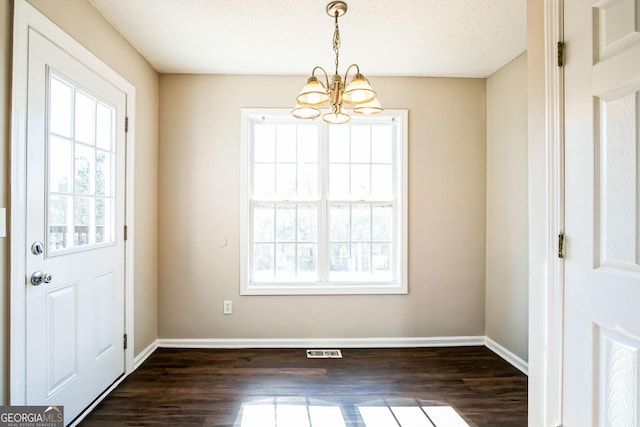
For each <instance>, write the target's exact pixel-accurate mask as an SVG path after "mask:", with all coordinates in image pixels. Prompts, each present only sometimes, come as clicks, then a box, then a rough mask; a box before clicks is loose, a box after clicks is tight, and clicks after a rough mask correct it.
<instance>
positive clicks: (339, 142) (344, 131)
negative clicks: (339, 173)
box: [329, 126, 350, 163]
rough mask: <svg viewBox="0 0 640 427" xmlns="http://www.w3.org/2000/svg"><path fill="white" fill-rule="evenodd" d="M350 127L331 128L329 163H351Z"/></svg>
mask: <svg viewBox="0 0 640 427" xmlns="http://www.w3.org/2000/svg"><path fill="white" fill-rule="evenodd" d="M349 150H350V145H349V127H348V126H331V127H329V161H330V162H331V163H347V162H349V158H350V156H349Z"/></svg>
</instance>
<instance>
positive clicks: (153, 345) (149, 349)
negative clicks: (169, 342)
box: [132, 340, 158, 372]
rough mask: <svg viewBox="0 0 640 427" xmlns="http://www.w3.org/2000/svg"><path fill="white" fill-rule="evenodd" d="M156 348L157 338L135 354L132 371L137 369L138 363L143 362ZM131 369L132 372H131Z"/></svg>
mask: <svg viewBox="0 0 640 427" xmlns="http://www.w3.org/2000/svg"><path fill="white" fill-rule="evenodd" d="M157 348H158V340H155V341H153V342H152V343H151V344H149V346H147V348H145V349H144V350H142V351H141V352H140V353H139V354H138V355H137V356H135V357H134V358H133V371H135V370H136V369H138V368H139V367H140V365H142V364H143V363H144V361H145V360H147V359H148V358H149V356H151V355H152V354H153V352H154V351H156V349H157ZM133 371H132V372H133Z"/></svg>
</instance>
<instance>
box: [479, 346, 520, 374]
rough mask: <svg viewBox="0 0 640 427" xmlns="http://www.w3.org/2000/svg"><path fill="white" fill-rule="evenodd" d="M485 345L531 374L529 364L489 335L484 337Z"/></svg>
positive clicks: (516, 366) (517, 367) (514, 365)
mask: <svg viewBox="0 0 640 427" xmlns="http://www.w3.org/2000/svg"><path fill="white" fill-rule="evenodd" d="M484 345H485V346H486V347H487V348H488V349H489V350H491V351H493V352H494V353H495V354H497V355H498V356H500V357H502V358H503V359H504V360H506V361H507V362H509V363H510V364H511V365H513V367H514V368H516V369H518V370H519V371H520V372H522V373H523V374H525V375H527V376H528V375H529V364H528V363H527V362H525V361H524V360H522V359H521V358H520V357H518V356H516V355H515V354H513V353H512V352H510V351H509V350H507V349H506V348H504V347H503V346H502V345H500V344H498V343H497V342H495V341H494V340H492V339H491V338H489V337H484Z"/></svg>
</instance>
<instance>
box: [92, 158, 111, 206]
mask: <svg viewBox="0 0 640 427" xmlns="http://www.w3.org/2000/svg"><path fill="white" fill-rule="evenodd" d="M111 157H112V154H111V153H108V152H106V151H101V150H97V152H96V194H97V195H99V196H111V182H112V180H113V171H112V169H111Z"/></svg>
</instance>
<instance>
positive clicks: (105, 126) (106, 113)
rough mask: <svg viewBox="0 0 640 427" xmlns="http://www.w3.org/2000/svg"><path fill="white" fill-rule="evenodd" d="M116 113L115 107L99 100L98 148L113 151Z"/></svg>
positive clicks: (97, 120)
mask: <svg viewBox="0 0 640 427" xmlns="http://www.w3.org/2000/svg"><path fill="white" fill-rule="evenodd" d="M114 115H115V111H114V109H113V108H111V107H109V106H107V105H104V104H103V103H101V102H98V105H97V112H96V145H97V146H98V148H102V149H104V150H108V151H113V139H114V135H113V128H114V123H113V121H114Z"/></svg>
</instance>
